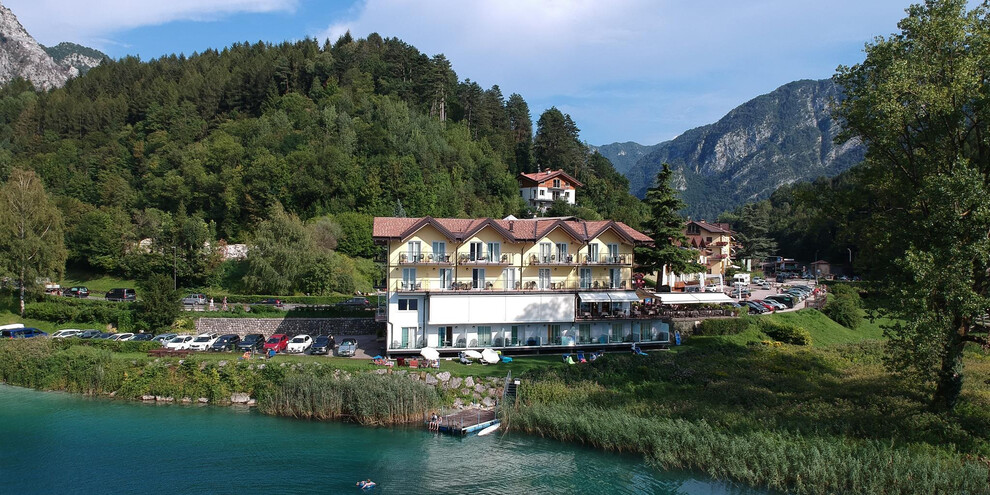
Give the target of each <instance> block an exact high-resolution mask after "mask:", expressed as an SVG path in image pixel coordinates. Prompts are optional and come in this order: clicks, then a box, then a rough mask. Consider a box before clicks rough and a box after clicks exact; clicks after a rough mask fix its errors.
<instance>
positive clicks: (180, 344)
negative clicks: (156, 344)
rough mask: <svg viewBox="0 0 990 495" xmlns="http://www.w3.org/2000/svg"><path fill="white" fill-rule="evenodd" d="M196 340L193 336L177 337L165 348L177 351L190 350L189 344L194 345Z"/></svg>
mask: <svg viewBox="0 0 990 495" xmlns="http://www.w3.org/2000/svg"><path fill="white" fill-rule="evenodd" d="M194 338H195V337H193V336H192V335H177V336H175V337H173V338H172V340H169V341H168V343H167V344H165V348H166V349H175V350H177V351H180V350H183V349H189V344H191V343H192V341H193V339H194Z"/></svg>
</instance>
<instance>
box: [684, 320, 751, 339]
mask: <svg viewBox="0 0 990 495" xmlns="http://www.w3.org/2000/svg"><path fill="white" fill-rule="evenodd" d="M752 321H753V320H752V319H750V318H726V319H711V320H704V321H702V322H701V325H699V326H698V328H696V329H695V331H694V334H695V335H736V334H739V333H742V332H744V331H745V330H746V329H747V328H749V325H750V324H751V323H752Z"/></svg>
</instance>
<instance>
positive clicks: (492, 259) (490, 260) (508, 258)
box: [457, 252, 516, 265]
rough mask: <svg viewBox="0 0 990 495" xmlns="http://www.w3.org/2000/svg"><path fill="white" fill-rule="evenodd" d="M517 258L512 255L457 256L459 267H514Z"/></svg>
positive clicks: (464, 254)
mask: <svg viewBox="0 0 990 495" xmlns="http://www.w3.org/2000/svg"><path fill="white" fill-rule="evenodd" d="M515 260H516V257H515V255H513V254H512V253H495V254H491V253H488V252H483V253H480V254H479V253H475V254H473V255H472V254H470V253H461V254H459V255H457V264H458V265H512V264H514V263H515Z"/></svg>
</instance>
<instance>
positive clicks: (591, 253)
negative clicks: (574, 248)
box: [588, 242, 598, 263]
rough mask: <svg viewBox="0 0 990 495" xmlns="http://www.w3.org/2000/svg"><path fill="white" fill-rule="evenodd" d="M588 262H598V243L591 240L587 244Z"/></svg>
mask: <svg viewBox="0 0 990 495" xmlns="http://www.w3.org/2000/svg"><path fill="white" fill-rule="evenodd" d="M588 262H589V263H598V243H597V242H593V243H591V244H589V245H588Z"/></svg>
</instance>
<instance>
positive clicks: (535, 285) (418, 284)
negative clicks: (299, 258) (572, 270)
mask: <svg viewBox="0 0 990 495" xmlns="http://www.w3.org/2000/svg"><path fill="white" fill-rule="evenodd" d="M629 286H630V285H629V282H628V281H626V280H619V281H617V283H612V281H610V280H608V279H597V280H594V279H593V280H584V281H583V282H582V281H581V280H577V279H573V280H567V281H561V282H547V281H543V282H542V283H541V282H540V281H539V280H523V281H516V282H509V283H508V284H506V283H505V282H503V281H502V280H477V281H476V280H472V279H471V278H467V279H464V280H461V279H458V280H456V281H453V282H443V281H440V280H437V279H432V280H431V279H419V280H416V281H402V280H395V281H393V282H392V284H391V288H392V291H393V292H454V293H457V292H469V291H475V292H480V293H504V292H522V293H526V292H555V291H556V292H579V291H596V290H599V291H607V290H624V289H627V288H628V287H629Z"/></svg>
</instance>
